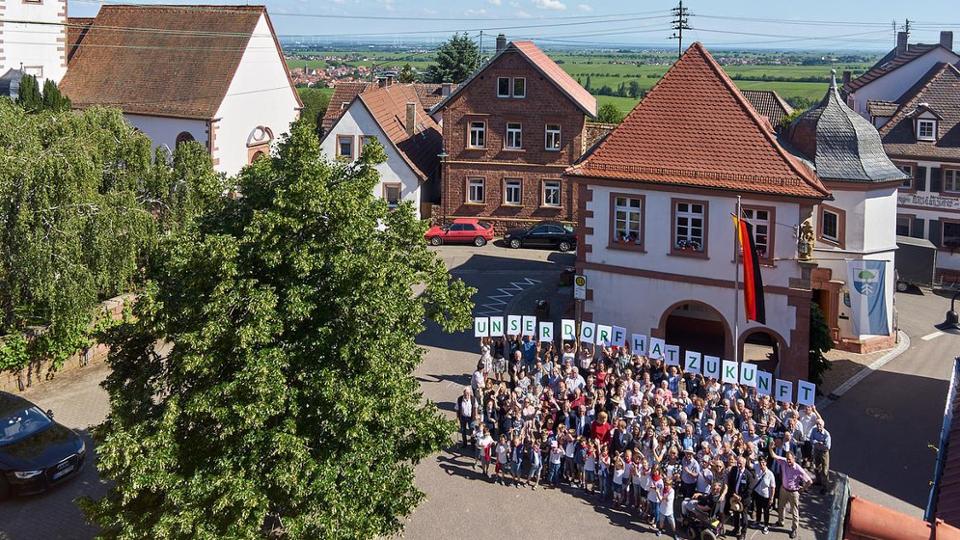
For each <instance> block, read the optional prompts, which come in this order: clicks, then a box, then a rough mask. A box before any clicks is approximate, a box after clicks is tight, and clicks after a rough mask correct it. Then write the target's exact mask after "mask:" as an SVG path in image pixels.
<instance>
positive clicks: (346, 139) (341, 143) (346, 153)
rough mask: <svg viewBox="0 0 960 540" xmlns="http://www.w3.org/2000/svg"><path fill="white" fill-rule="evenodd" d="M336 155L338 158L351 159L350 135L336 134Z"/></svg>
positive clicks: (351, 141)
mask: <svg viewBox="0 0 960 540" xmlns="http://www.w3.org/2000/svg"><path fill="white" fill-rule="evenodd" d="M337 157H338V158H339V159H353V136H352V135H337Z"/></svg>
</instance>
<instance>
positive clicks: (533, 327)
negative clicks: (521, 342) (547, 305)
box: [523, 315, 537, 336]
mask: <svg viewBox="0 0 960 540" xmlns="http://www.w3.org/2000/svg"><path fill="white" fill-rule="evenodd" d="M536 331H537V318H536V317H534V316H532V315H524V316H523V335H525V336H532V335H533V334H534V333H535V332H536Z"/></svg>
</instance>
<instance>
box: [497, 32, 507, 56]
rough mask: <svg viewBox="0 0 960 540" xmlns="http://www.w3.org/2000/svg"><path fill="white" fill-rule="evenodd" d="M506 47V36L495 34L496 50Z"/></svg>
mask: <svg viewBox="0 0 960 540" xmlns="http://www.w3.org/2000/svg"><path fill="white" fill-rule="evenodd" d="M506 48H507V36H505V35H503V34H499V35H497V52H500V51H502V50H504V49H506Z"/></svg>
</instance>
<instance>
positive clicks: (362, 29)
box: [69, 0, 960, 50]
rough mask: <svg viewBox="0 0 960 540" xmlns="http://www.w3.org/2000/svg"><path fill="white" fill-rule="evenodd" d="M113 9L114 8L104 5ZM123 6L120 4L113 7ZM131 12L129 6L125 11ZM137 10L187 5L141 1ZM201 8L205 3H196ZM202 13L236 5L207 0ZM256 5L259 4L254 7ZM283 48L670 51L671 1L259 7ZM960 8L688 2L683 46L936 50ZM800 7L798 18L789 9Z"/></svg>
mask: <svg viewBox="0 0 960 540" xmlns="http://www.w3.org/2000/svg"><path fill="white" fill-rule="evenodd" d="M107 1H108V2H110V3H112V0H107ZM102 3H104V0H69V13H70V15H71V16H91V15H93V14H95V13H96V11H97V9H98V8H99V5H100V4H102ZM117 3H120V2H117ZM130 3H132V2H130ZM138 3H164V4H170V3H190V2H181V1H180V0H160V1H157V0H141V2H138ZM193 3H201V2H193ZM202 3H237V2H226V1H223V0H213V1H212V2H211V1H210V0H205V1H204V2H202ZM253 3H256V2H253ZM264 3H265V4H266V5H267V9H268V12H269V13H270V17H271V19H272V21H273V23H274V27H275V28H276V31H277V33H278V34H280V35H281V38H284V39H291V40H295V39H310V40H319V41H357V42H371V41H378V42H383V41H395V42H400V41H403V42H412V41H424V42H439V41H442V40H444V39H446V38H448V37H449V36H450V34H452V33H453V32H456V31H461V32H464V31H465V32H468V33H469V34H470V35H472V36H474V37H475V38H479V34H480V31H481V30H482V31H483V33H484V39H485V40H486V39H488V38H489V41H487V42H486V43H485V44H488V45H489V46H491V47H492V45H493V40H494V37H495V35H496V34H497V33H500V32H503V33H504V34H506V35H507V38H508V39H534V40H536V41H537V42H538V43H541V44H542V45H545V46H548V47H549V46H550V45H554V46H578V45H584V46H618V45H619V46H627V45H645V46H658V47H673V46H675V44H676V41H675V40H671V39H670V36H671V34H672V33H673V30H672V29H671V28H670V27H671V19H672V14H671V12H670V9H671V8H673V7H676V2H675V1H661V0H646V1H640V2H629V3H628V2H625V1H624V0H472V1H469V2H465V1H462V0H454V1H446V2H443V1H437V0H323V1H317V0H264ZM957 4H958V0H909V1H903V0H803V1H802V2H797V3H795V4H794V3H791V2H788V1H785V0H749V1H748V0H688V1H687V2H685V3H684V7H686V8H688V9H689V22H688V24H689V25H690V27H691V29H690V30H686V31H684V40H683V41H684V43H685V44H687V43H690V42H692V41H701V42H703V43H705V44H706V45H707V46H710V47H737V48H770V49H822V50H885V49H889V48H891V47H892V46H893V45H894V42H895V38H894V28H893V22H894V21H896V24H897V26H898V29H900V30H902V29H903V26H904V24H905V21H906V20H910V21H911V22H910V25H911V39H910V41H911V42H923V43H929V42H936V41H938V39H939V38H938V36H939V32H940V30H953V31H954V32H955V34H956V35H957V40H958V42H960V9H958V8H957ZM794 5H797V6H802V8H803V9H802V10H800V9H794V8H793V7H792V6H794Z"/></svg>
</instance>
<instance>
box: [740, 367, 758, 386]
mask: <svg viewBox="0 0 960 540" xmlns="http://www.w3.org/2000/svg"><path fill="white" fill-rule="evenodd" d="M740 384H742V385H744V386H749V387H751V388H756V387H757V365H756V364H751V363H750V362H743V363H741V364H740Z"/></svg>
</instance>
